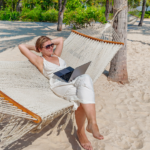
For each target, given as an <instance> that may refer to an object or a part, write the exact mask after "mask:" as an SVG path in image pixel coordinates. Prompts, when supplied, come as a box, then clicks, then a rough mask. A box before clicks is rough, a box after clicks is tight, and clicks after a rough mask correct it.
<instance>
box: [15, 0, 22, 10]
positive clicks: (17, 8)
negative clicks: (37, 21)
mask: <svg viewBox="0 0 150 150" xmlns="http://www.w3.org/2000/svg"><path fill="white" fill-rule="evenodd" d="M20 1H21V0H18V2H17V6H16V11H20V8H19V3H20Z"/></svg>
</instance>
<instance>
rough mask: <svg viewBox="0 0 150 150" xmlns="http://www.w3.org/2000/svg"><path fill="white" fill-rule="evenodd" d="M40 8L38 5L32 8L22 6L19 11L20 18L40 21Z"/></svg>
mask: <svg viewBox="0 0 150 150" xmlns="http://www.w3.org/2000/svg"><path fill="white" fill-rule="evenodd" d="M41 13H42V8H41V6H40V5H38V4H37V5H36V7H34V8H33V9H32V10H30V9H29V8H26V7H24V8H23V9H22V12H21V20H23V21H41V20H42V15H41Z"/></svg>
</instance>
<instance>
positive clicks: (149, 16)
mask: <svg viewBox="0 0 150 150" xmlns="http://www.w3.org/2000/svg"><path fill="white" fill-rule="evenodd" d="M129 14H131V15H133V16H136V17H139V18H141V15H142V11H141V12H139V13H137V11H132V12H129ZM144 18H150V11H145V15H144Z"/></svg>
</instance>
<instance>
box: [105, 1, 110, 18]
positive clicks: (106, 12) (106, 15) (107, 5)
mask: <svg viewBox="0 0 150 150" xmlns="http://www.w3.org/2000/svg"><path fill="white" fill-rule="evenodd" d="M105 17H106V20H107V21H108V17H109V0H106V11H105Z"/></svg>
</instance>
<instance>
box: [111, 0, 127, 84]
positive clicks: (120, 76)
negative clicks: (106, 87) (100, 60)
mask: <svg viewBox="0 0 150 150" xmlns="http://www.w3.org/2000/svg"><path fill="white" fill-rule="evenodd" d="M122 3H123V1H122V0H114V7H115V8H116V9H119V8H120V7H121V5H122ZM126 5H127V3H126ZM116 9H114V14H115V13H116V11H117V10H116ZM113 28H114V29H115V31H116V32H117V34H118V36H119V37H120V40H121V42H123V43H124V46H123V47H122V48H121V49H120V50H119V52H118V53H117V54H116V55H115V57H114V58H113V59H112V61H111V65H110V70H109V76H108V80H111V81H114V82H120V83H122V84H125V83H128V73H127V9H124V10H122V11H121V12H120V13H119V14H118V15H117V16H116V19H115V21H114V24H113Z"/></svg>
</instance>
